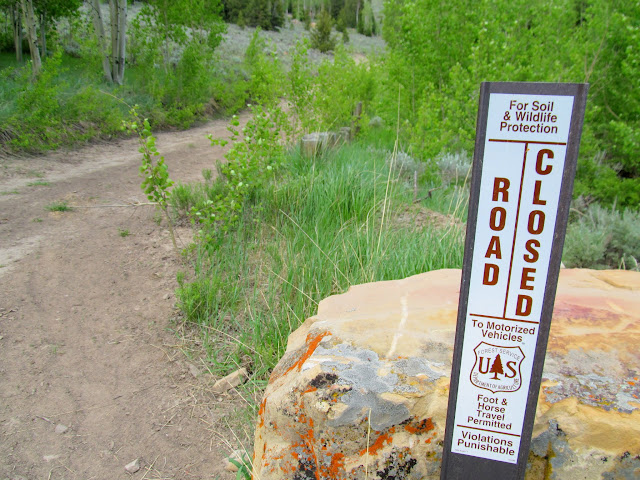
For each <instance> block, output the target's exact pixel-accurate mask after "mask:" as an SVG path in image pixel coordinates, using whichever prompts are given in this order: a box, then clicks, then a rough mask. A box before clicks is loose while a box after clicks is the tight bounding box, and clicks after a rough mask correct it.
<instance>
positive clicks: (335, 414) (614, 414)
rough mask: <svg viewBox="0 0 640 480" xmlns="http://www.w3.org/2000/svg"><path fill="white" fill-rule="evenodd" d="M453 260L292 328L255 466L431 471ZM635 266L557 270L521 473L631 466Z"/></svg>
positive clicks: (354, 295) (278, 474)
mask: <svg viewBox="0 0 640 480" xmlns="http://www.w3.org/2000/svg"><path fill="white" fill-rule="evenodd" d="M459 285H460V271H459V270H441V271H436V272H429V273H425V274H422V275H417V276H414V277H411V278H407V279H404V280H399V281H391V282H379V283H373V284H367V285H359V286H356V287H353V288H351V289H350V290H349V292H347V293H345V294H343V295H337V296H333V297H330V298H327V299H326V300H324V301H323V302H321V303H320V306H319V309H318V314H317V315H316V316H315V317H312V318H310V319H308V320H307V321H306V322H305V323H304V324H303V325H302V326H301V327H300V328H299V329H298V330H297V331H295V332H294V333H293V334H292V335H291V336H290V338H289V344H288V348H287V352H286V354H285V355H284V357H283V358H282V360H281V361H280V363H279V364H278V365H277V367H276V368H275V369H274V371H273V373H272V375H271V379H270V381H269V386H268V387H267V390H266V392H265V397H264V400H263V402H262V404H261V406H260V414H259V421H258V428H257V431H256V438H255V452H254V457H255V458H254V478H260V479H261V480H273V479H288V480H291V479H294V480H301V479H307V478H310V479H316V478H320V479H341V480H342V479H364V478H369V479H372V480H373V479H380V480H382V479H439V478H440V477H439V475H440V473H439V472H440V460H441V456H442V441H443V438H444V425H445V419H446V410H447V399H448V393H449V375H450V369H451V358H452V351H453V340H454V335H455V323H456V310H457V302H458V291H459ZM639 345H640V273H634V272H625V271H591V270H562V271H561V274H560V281H559V288H558V293H557V297H556V304H555V311H554V319H553V323H552V327H551V335H550V339H549V347H548V352H547V359H546V364H545V370H544V377H543V385H542V389H541V392H540V396H539V402H538V410H537V415H536V424H535V428H534V434H533V439H532V446H531V452H530V462H529V468H528V472H527V476H526V478H527V480H534V479H536V480H537V479H540V480H542V479H558V480H560V479H561V480H572V479H599V478H602V479H607V480H613V479H625V480H630V479H638V478H640V398H639V397H640V347H639Z"/></svg>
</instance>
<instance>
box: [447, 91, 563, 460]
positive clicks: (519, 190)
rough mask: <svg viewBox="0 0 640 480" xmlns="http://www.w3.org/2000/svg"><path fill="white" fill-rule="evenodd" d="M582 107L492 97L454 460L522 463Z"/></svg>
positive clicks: (559, 99)
mask: <svg viewBox="0 0 640 480" xmlns="http://www.w3.org/2000/svg"><path fill="white" fill-rule="evenodd" d="M573 101H574V97H573V96H562V95H529V94H527V95H523V94H504V93H492V94H491V95H490V97H489V110H488V116H487V131H486V139H485V145H484V158H483V168H482V177H481V181H480V196H479V200H478V215H477V223H476V227H475V242H474V245H475V247H474V252H473V259H472V264H471V273H470V283H469V295H468V307H467V315H466V323H465V331H464V341H463V345H464V346H463V350H462V356H461V363H460V377H459V383H458V395H457V402H456V410H455V419H454V424H453V440H452V443H451V451H452V452H454V453H458V454H462V455H470V456H474V457H480V458H486V459H490V460H497V461H500V462H507V463H513V464H515V463H517V462H518V452H519V447H520V440H521V435H522V429H523V422H524V417H525V410H526V406H527V396H528V393H529V384H530V380H531V371H532V368H533V360H534V353H535V349H536V342H537V339H538V333H539V331H538V326H539V323H540V316H541V312H542V303H543V298H544V292H545V286H546V282H547V273H548V269H549V261H550V258H551V247H552V243H553V238H554V229H555V225H556V213H557V209H558V201H559V197H560V189H561V185H562V178H563V172H564V166H565V157H566V152H567V142H568V140H569V127H570V123H571V116H572V111H573V107H574V105H573Z"/></svg>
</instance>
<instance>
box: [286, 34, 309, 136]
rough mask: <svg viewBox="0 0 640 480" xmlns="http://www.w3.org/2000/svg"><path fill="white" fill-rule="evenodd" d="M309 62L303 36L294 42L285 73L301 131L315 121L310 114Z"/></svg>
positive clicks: (306, 44)
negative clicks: (287, 69) (289, 66)
mask: <svg viewBox="0 0 640 480" xmlns="http://www.w3.org/2000/svg"><path fill="white" fill-rule="evenodd" d="M311 71H312V69H311V64H310V62H309V41H308V40H307V39H306V38H305V39H302V40H300V41H298V42H297V43H296V46H295V48H294V49H293V52H292V54H291V68H290V69H289V72H288V73H287V80H288V94H289V100H290V102H291V105H292V110H293V113H294V119H295V120H296V121H297V122H299V123H300V126H301V128H302V130H303V131H309V130H310V129H311V126H312V125H313V124H314V123H315V122H314V119H313V116H312V115H310V114H309V113H310V108H311V102H312V101H313V77H312V74H311Z"/></svg>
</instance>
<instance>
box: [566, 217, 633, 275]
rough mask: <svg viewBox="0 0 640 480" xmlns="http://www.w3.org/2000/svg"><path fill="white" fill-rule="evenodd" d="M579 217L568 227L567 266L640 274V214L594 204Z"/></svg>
mask: <svg viewBox="0 0 640 480" xmlns="http://www.w3.org/2000/svg"><path fill="white" fill-rule="evenodd" d="M578 215H579V216H578V218H577V219H576V220H574V221H573V222H571V223H570V224H569V226H568V227H567V236H566V239H565V245H564V251H563V256H562V259H563V262H564V264H565V266H567V267H581V268H627V269H634V270H638V260H639V259H640V212H638V211H637V210H630V209H625V210H623V211H617V210H613V209H607V208H604V207H601V206H600V205H597V204H592V205H590V206H589V207H588V208H587V209H586V211H585V212H584V213H579V214H578Z"/></svg>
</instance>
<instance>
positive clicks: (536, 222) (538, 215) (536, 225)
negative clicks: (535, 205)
mask: <svg viewBox="0 0 640 480" xmlns="http://www.w3.org/2000/svg"><path fill="white" fill-rule="evenodd" d="M527 230H529V233H530V234H532V235H538V234H540V233H542V230H544V212H542V211H540V210H533V211H532V212H531V213H530V214H529V223H528V225H527Z"/></svg>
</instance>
